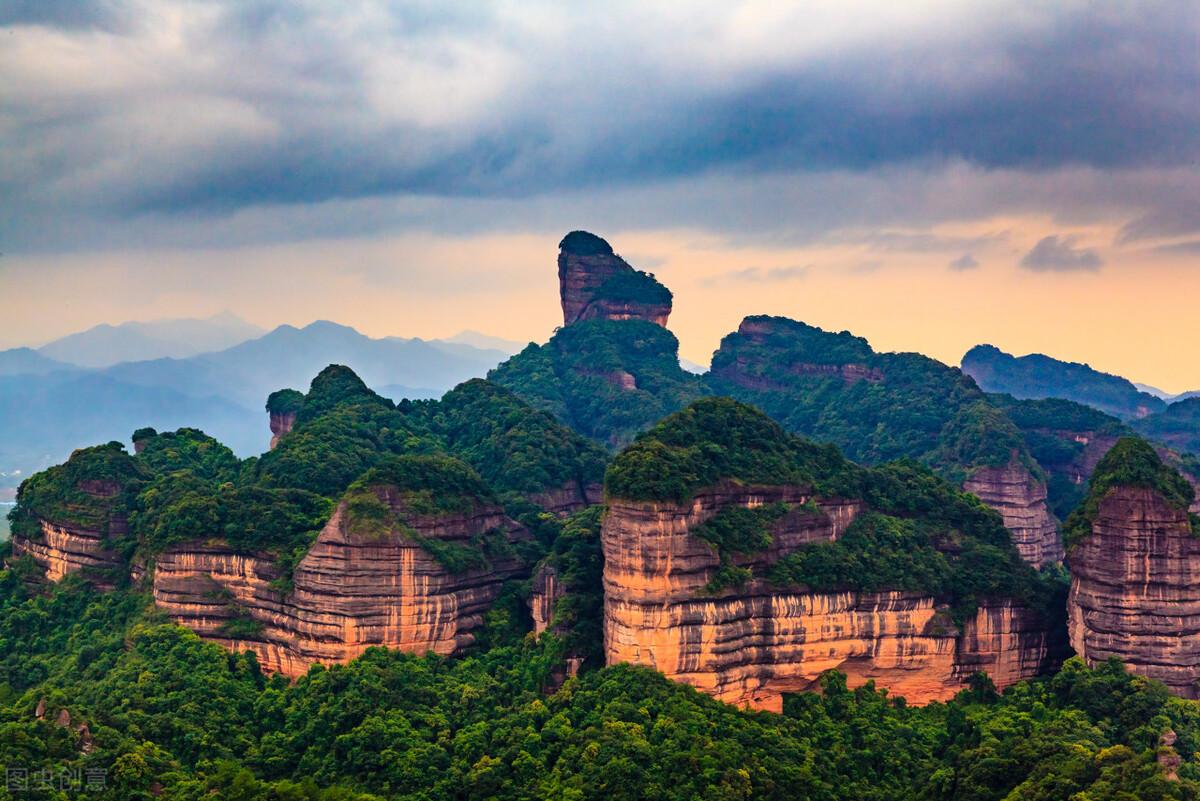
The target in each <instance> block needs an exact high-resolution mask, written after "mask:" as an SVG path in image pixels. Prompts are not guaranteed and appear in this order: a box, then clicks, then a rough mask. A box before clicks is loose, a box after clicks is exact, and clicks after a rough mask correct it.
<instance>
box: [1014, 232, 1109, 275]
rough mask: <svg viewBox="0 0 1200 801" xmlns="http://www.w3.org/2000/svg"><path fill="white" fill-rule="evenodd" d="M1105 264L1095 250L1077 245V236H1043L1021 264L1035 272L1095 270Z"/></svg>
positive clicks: (1023, 258) (1022, 259)
mask: <svg viewBox="0 0 1200 801" xmlns="http://www.w3.org/2000/svg"><path fill="white" fill-rule="evenodd" d="M1103 264H1104V262H1103V260H1101V258H1100V256H1099V254H1097V253H1096V251H1094V250H1089V249H1087V248H1078V247H1075V238H1074V237H1070V236H1065V237H1062V238H1059V237H1058V236H1057V235H1051V236H1046V237H1042V239H1040V240H1038V243H1037V244H1036V245H1034V246H1033V248H1032V249H1031V250H1030V251H1029V252H1028V253H1026V254H1025V255H1024V256H1023V257H1022V258H1021V266H1022V267H1024V268H1025V269H1027V270H1033V271H1034V272H1072V271H1077V270H1084V271H1095V270H1099V269H1100V267H1101V266H1102V265H1103Z"/></svg>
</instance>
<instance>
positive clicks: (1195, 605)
mask: <svg viewBox="0 0 1200 801" xmlns="http://www.w3.org/2000/svg"><path fill="white" fill-rule="evenodd" d="M1068 562H1069V564H1070V567H1071V592H1070V596H1069V600H1068V609H1067V611H1068V616H1069V632H1070V638H1071V646H1072V647H1073V648H1074V649H1075V651H1076V653H1078V654H1079V655H1080V656H1082V657H1083V658H1084V659H1086V660H1087V661H1088V662H1089V663H1090V664H1096V663H1098V662H1103V661H1105V660H1106V659H1108V658H1110V657H1114V656H1115V657H1117V658H1119V659H1121V660H1122V661H1123V662H1124V663H1125V664H1126V666H1127V667H1128V668H1129V669H1130V670H1131V671H1133V672H1135V673H1138V674H1141V675H1144V676H1149V677H1150V678H1153V679H1158V680H1159V681H1161V682H1163V683H1164V684H1166V685H1167V686H1168V687H1170V688H1171V691H1172V692H1174V693H1176V694H1178V695H1182V696H1184V697H1185V698H1200V538H1198V537H1196V536H1195V535H1194V534H1193V532H1192V527H1191V522H1190V520H1189V519H1188V513H1187V511H1186V509H1182V508H1180V507H1179V505H1178V504H1172V503H1170V502H1168V500H1167V499H1166V498H1165V497H1164V496H1163V495H1162V494H1161V493H1159V492H1158V491H1156V490H1153V489H1148V488H1140V487H1117V488H1115V489H1113V490H1112V491H1110V492H1109V493H1108V494H1106V495H1105V496H1104V497H1103V498H1102V499H1101V500H1100V502H1099V508H1098V512H1097V514H1096V516H1095V519H1094V520H1093V521H1092V523H1091V533H1090V534H1089V535H1087V536H1085V537H1083V538H1082V539H1081V540H1080V541H1079V542H1078V544H1076V545H1074V546H1073V547H1072V549H1071V551H1070V553H1069V555H1068Z"/></svg>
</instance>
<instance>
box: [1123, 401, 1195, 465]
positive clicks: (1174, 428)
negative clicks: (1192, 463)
mask: <svg viewBox="0 0 1200 801" xmlns="http://www.w3.org/2000/svg"><path fill="white" fill-rule="evenodd" d="M1132 425H1133V427H1134V428H1136V429H1137V430H1138V433H1140V434H1142V435H1143V436H1146V437H1150V438H1151V439H1155V440H1157V441H1159V442H1162V443H1164V444H1166V445H1168V446H1170V447H1172V448H1174V449H1176V450H1179V451H1186V452H1188V453H1192V454H1196V455H1200V397H1193V398H1186V399H1184V400H1181V401H1176V402H1175V403H1172V404H1171V405H1170V406H1168V407H1167V408H1166V409H1163V410H1162V411H1161V412H1159V413H1157V414H1152V415H1150V416H1149V417H1144V418H1142V419H1141V420H1137V421H1134V422H1133V424H1132Z"/></svg>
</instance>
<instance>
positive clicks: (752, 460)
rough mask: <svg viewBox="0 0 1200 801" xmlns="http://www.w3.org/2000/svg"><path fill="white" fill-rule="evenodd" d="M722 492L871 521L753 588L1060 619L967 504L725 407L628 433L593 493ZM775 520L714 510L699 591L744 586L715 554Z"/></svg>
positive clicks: (902, 472) (747, 542)
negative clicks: (1005, 601) (774, 498)
mask: <svg viewBox="0 0 1200 801" xmlns="http://www.w3.org/2000/svg"><path fill="white" fill-rule="evenodd" d="M726 483H733V484H741V485H747V486H779V485H786V484H790V485H799V486H802V487H805V488H807V489H809V490H810V491H811V492H812V494H813V495H814V496H816V497H825V498H843V499H861V500H863V501H864V502H865V503H866V505H867V507H868V508H869V510H871V511H870V512H869V513H867V514H865V515H863V516H862V517H860V519H859V520H858V521H857V522H856V523H855V524H854V525H852V526H851V527H850V530H848V531H847V532H846V533H845V534H844V535H843V536H842V537H840V538H838V540H836V541H834V542H829V543H813V544H809V545H805V546H802V547H801V548H799V549H798V550H796V551H794V552H792V553H790V554H787V555H785V556H784V557H783V558H782V559H781V560H780V561H779V562H777V563H775V564H774V565H771V566H770V567H769V568H768V569H767V570H766V571H765V573H764V574H763V575H761V576H758V577H759V578H767V579H768V580H770V581H772V582H774V583H777V584H779V585H781V586H800V587H805V588H808V589H810V590H813V591H818V592H824V591H834V590H846V589H851V590H865V591H871V592H874V591H879V590H886V589H893V590H913V591H922V592H927V593H929V594H930V595H933V596H935V597H936V598H938V599H940V600H942V601H944V602H946V603H947V604H949V605H951V606H952V607H953V609H954V612H955V615H956V617H959V618H960V619H961V617H962V616H963V615H964V614H965V613H966V612H968V611H969V610H971V609H973V608H974V607H975V605H976V604H977V602H978V601H980V600H982V599H984V598H989V597H991V598H994V597H1011V598H1015V599H1018V600H1020V601H1022V602H1024V603H1026V604H1028V605H1029V606H1031V607H1032V608H1034V609H1037V610H1039V611H1040V612H1042V613H1044V614H1046V615H1047V618H1048V619H1050V620H1054V619H1061V617H1062V602H1063V597H1062V596H1063V593H1062V590H1063V587H1062V583H1061V581H1060V578H1059V577H1058V576H1057V575H1052V574H1048V573H1038V572H1036V571H1034V570H1033V568H1031V567H1030V566H1029V565H1027V564H1026V563H1025V562H1024V561H1023V560H1022V559H1021V557H1020V555H1019V554H1018V553H1017V551H1016V548H1015V547H1013V545H1012V541H1011V539H1010V537H1009V534H1008V530H1007V529H1005V528H1004V523H1003V521H1002V520H1001V518H1000V516H999V515H998V514H997V513H996V512H994V511H992V510H991V509H988V508H987V507H986V506H984V505H983V504H982V503H981V502H980V501H979V500H978V499H977V498H976V497H975V496H973V495H970V494H967V493H964V492H962V491H960V490H959V489H957V488H956V487H954V486H952V485H951V484H949V483H948V482H947V481H945V480H944V479H942V478H940V477H938V476H936V475H935V474H934V473H933V472H932V471H931V470H930V469H929V468H927V467H924V466H922V465H920V464H918V463H916V462H913V461H906V462H897V463H889V464H885V465H882V466H880V467H876V468H865V467H860V466H858V465H856V464H854V463H853V462H851V461H849V460H848V459H846V458H845V457H843V456H842V455H841V454H840V453H839V452H838V450H837V448H836V447H834V446H832V445H817V444H815V443H813V442H810V441H808V440H805V439H802V438H800V437H797V436H794V435H792V434H788V433H787V432H786V431H784V430H783V428H782V427H781V426H780V425H779V424H777V423H775V422H774V421H772V420H771V419H770V418H768V417H767V416H766V415H764V414H763V413H762V412H759V411H758V410H757V409H754V408H752V407H750V406H747V405H746V404H743V403H740V402H738V401H735V400H732V399H730V398H704V399H701V400H698V401H696V402H695V403H693V404H691V405H690V406H688V407H687V408H686V409H684V410H682V411H680V412H677V413H675V414H673V415H671V416H670V417H667V418H666V419H665V420H663V421H662V422H661V423H659V424H658V425H656V426H654V427H653V428H651V429H650V430H648V431H646V432H644V433H642V434H640V435H639V436H638V438H637V439H636V440H635V441H634V443H633V444H632V445H630V446H629V447H628V448H626V449H625V450H624V451H623V452H621V454H619V455H618V456H617V457H616V458H615V459H614V460H613V462H612V464H611V465H610V466H609V468H608V472H607V474H606V476H605V491H606V494H607V495H608V497H609V498H610V499H620V500H624V501H655V502H661V501H670V502H676V503H684V502H686V501H688V500H689V499H690V498H691V497H692V496H693V495H695V493H697V492H698V491H700V490H703V489H705V488H709V487H714V486H718V485H721V484H726ZM782 511H786V510H782ZM722 513H726V516H725V517H722ZM781 516H782V515H781V514H773V513H772V510H771V508H770V507H764V508H763V509H760V510H754V511H748V512H745V513H743V512H737V511H735V512H733V513H732V514H730V513H729V512H727V510H720V511H718V513H717V517H715V518H713V519H712V520H710V521H708V522H707V523H706V524H705V525H704V526H701V527H700V528H699V529H698V530H697V532H696V534H697V536H700V537H701V538H703V539H706V540H708V541H709V542H710V544H711V545H713V547H714V550H716V551H717V552H718V554H719V555H720V556H721V557H722V565H723V568H722V570H721V571H720V574H719V575H718V577H717V579H716V580H715V581H716V584H715V585H713V586H711V587H710V590H712V591H717V590H720V589H722V588H724V587H726V586H729V585H737V584H740V583H743V582H745V581H747V580H749V579H750V578H753V577H755V576H753V575H752V574H751V573H750V572H749V571H748V570H746V569H744V568H737V567H735V566H734V565H733V564H732V562H731V561H729V560H728V559H726V557H727V555H728V553H727V552H730V551H737V552H739V553H750V552H755V551H764V550H766V549H767V548H768V547H769V546H770V544H771V534H770V527H771V525H773V524H774V522H775V521H776V520H778V519H779V517H781Z"/></svg>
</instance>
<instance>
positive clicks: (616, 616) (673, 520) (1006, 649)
mask: <svg viewBox="0 0 1200 801" xmlns="http://www.w3.org/2000/svg"><path fill="white" fill-rule="evenodd" d="M780 502H782V503H785V504H788V506H789V511H788V512H787V514H786V515H785V516H784V517H783V518H782V519H780V520H779V521H778V522H777V523H776V524H775V526H774V527H773V528H772V530H771V534H772V541H771V545H770V546H769V547H768V548H767V549H766V550H763V551H761V552H757V553H754V554H752V555H747V556H735V563H736V564H737V565H738V566H741V567H748V568H762V567H764V566H768V565H770V564H771V563H773V562H774V561H776V560H777V559H778V558H779V557H780V556H781V555H783V554H786V553H787V552H789V551H792V550H794V549H795V548H797V547H799V546H801V545H803V544H806V543H812V542H822V541H831V540H834V539H837V538H838V537H839V536H841V534H842V533H843V532H844V531H845V530H846V528H847V527H848V526H849V525H850V524H851V523H852V522H853V521H854V519H855V518H856V516H857V515H859V514H860V513H861V511H862V510H863V507H862V505H861V503H859V502H858V501H852V500H837V499H825V498H813V497H812V496H811V495H809V494H808V493H807V492H806V491H805V490H803V489H802V488H798V487H757V488H753V487H739V486H733V485H726V486H718V487H715V488H712V489H710V490H707V491H704V492H701V493H699V494H697V495H696V496H695V497H694V499H693V500H692V501H691V502H689V503H686V504H674V503H663V502H659V503H649V502H627V501H622V500H614V499H610V503H609V512H608V515H607V516H606V518H605V522H604V526H603V529H602V543H603V550H604V591H605V614H604V626H605V654H606V660H607V662H608V664H615V663H619V662H630V663H634V664H641V665H647V666H650V667H653V668H655V669H657V670H659V671H661V672H663V673H664V674H665V675H667V676H668V677H670V678H672V679H675V680H677V681H682V682H686V683H687V684H691V685H692V686H694V687H696V688H698V689H700V690H702V691H704V692H706V693H708V694H710V695H713V696H715V697H717V698H720V699H722V700H724V701H727V702H730V703H735V704H742V705H748V706H753V707H756V708H763V709H773V710H779V709H780V708H781V706H782V694H783V693H788V692H799V691H803V690H806V689H811V688H813V686H814V684H815V683H816V682H817V680H818V678H819V677H820V675H821V673H823V672H824V671H826V670H830V669H835V668H836V669H838V670H841V671H842V672H844V673H846V675H847V677H848V680H849V682H850V684H851V685H852V686H856V685H859V684H862V683H864V682H866V681H868V680H874V681H875V682H876V683H877V684H878V685H879V686H881V687H885V688H887V689H888V690H889V691H890V692H892V693H893V694H895V695H902V696H905V697H906V698H907V699H908V701H909V702H910V703H918V704H920V703H927V702H929V701H934V700H943V699H946V698H949V697H950V696H952V695H954V693H956V692H957V691H958V690H960V689H962V688H963V686H965V682H966V680H967V679H968V678H969V677H970V676H971V675H972V674H973V673H975V672H977V671H986V672H987V673H988V674H989V675H990V676H991V678H992V680H993V681H994V682H995V683H996V684H997V686H1000V687H1004V686H1007V685H1009V684H1012V683H1014V682H1016V681H1019V680H1021V679H1025V678H1028V677H1030V676H1033V675H1036V674H1037V673H1038V672H1039V671H1041V670H1043V669H1044V668H1045V667H1046V663H1047V660H1048V658H1049V654H1050V639H1051V638H1050V635H1049V634H1048V632H1047V628H1046V626H1045V624H1044V623H1043V622H1042V621H1041V620H1040V619H1039V616H1038V615H1037V614H1035V613H1034V612H1032V611H1030V610H1028V609H1025V608H1023V607H1020V606H1017V605H1014V604H1012V603H1011V602H1008V601H1004V600H996V601H994V602H991V603H988V604H984V605H981V606H980V607H979V609H978V611H977V613H976V614H975V615H974V617H972V618H969V619H968V620H966V622H965V624H964V625H963V626H962V627H961V628H960V627H958V626H957V625H955V623H954V622H953V620H952V618H951V616H950V614H949V612H948V610H947V609H946V608H945V607H944V606H941V605H939V603H938V602H937V601H936V600H935V599H934V598H933V597H930V596H928V595H923V594H921V593H912V592H877V593H867V592H849V591H848V592H832V593H830V592H824V593H816V592H803V591H797V590H795V589H788V588H779V587H776V586H773V585H771V584H770V583H768V582H767V581H766V580H764V579H761V578H754V579H751V580H750V581H748V582H747V583H745V584H744V585H742V586H741V587H738V588H729V589H725V590H721V591H718V592H715V593H714V592H711V591H710V589H709V587H710V586H711V585H709V582H710V579H711V578H712V576H713V575H714V572H715V571H716V570H717V568H718V567H719V565H720V559H719V557H718V556H717V554H716V553H715V552H714V550H713V548H711V547H710V546H709V545H708V543H706V542H705V541H703V540H701V539H700V538H699V537H697V536H695V535H694V534H692V533H691V531H692V530H693V529H695V527H696V526H697V525H699V524H700V523H703V522H704V521H705V520H707V519H709V518H711V517H712V516H713V515H714V514H715V513H716V512H717V511H718V510H719V509H721V508H723V507H726V506H729V505H738V506H745V507H757V506H762V505H765V504H774V503H780ZM755 572H756V573H758V572H761V571H759V570H756V571H755Z"/></svg>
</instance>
